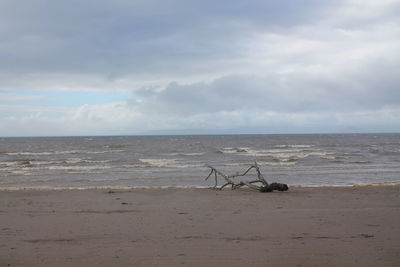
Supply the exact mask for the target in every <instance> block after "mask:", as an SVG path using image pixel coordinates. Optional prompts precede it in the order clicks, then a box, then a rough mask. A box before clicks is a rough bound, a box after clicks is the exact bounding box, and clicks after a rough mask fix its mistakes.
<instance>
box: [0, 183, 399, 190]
mask: <svg viewBox="0 0 400 267" xmlns="http://www.w3.org/2000/svg"><path fill="white" fill-rule="evenodd" d="M288 186H289V190H290V188H349V187H386V186H400V183H372V184H352V185H327V184H321V185H301V184H298V185H288ZM107 189H108V190H135V189H214V188H213V187H211V186H197V185H161V186H119V185H115V186H113V185H109V186H76V187H75V186H54V187H53V186H21V187H20V186H9V187H0V192H2V191H53V190H54V191H63V190H107ZM225 190H231V189H230V188H229V187H226V188H224V189H223V191H225Z"/></svg>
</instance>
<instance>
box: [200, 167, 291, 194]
mask: <svg viewBox="0 0 400 267" xmlns="http://www.w3.org/2000/svg"><path fill="white" fill-rule="evenodd" d="M207 167H208V168H210V169H211V171H210V174H209V175H208V176H207V178H206V180H207V179H208V178H210V176H211V175H212V174H213V173H214V177H215V185H214V188H218V187H217V186H218V176H221V177H222V178H223V179H224V180H225V181H226V183H225V184H224V185H222V186H221V187H219V188H218V189H219V190H222V189H223V188H224V187H226V186H228V185H231V187H232V189H238V188H240V187H242V186H247V187H249V188H251V189H254V190H258V191H260V192H272V191H273V190H278V191H287V190H288V189H289V187H288V186H287V184H281V183H272V184H268V182H267V181H266V180H265V178H264V176H263V175H262V173H261V171H260V168H259V166H258V164H257V162H254V164H253V165H251V166H250V167H249V168H248V169H247V170H246V171H245V172H243V173H242V174H239V173H237V174H234V175H226V174H224V173H223V172H221V171H219V170H217V169H216V168H214V167H213V166H210V165H207ZM252 169H255V170H256V173H257V179H256V180H252V181H239V182H235V181H234V180H233V179H234V178H237V177H243V176H245V175H246V174H248V173H249V172H250V170H252ZM255 184H260V185H255Z"/></svg>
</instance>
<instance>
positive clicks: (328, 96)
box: [138, 62, 400, 114]
mask: <svg viewBox="0 0 400 267" xmlns="http://www.w3.org/2000/svg"><path fill="white" fill-rule="evenodd" d="M399 74H400V64H399V63H394V62H393V63H388V62H386V63H384V62H379V64H376V62H370V64H369V65H367V66H364V67H363V68H360V69H354V70H351V71H349V70H347V69H344V70H338V71H337V72H336V73H327V74H325V75H322V74H318V75H316V74H315V73H307V72H302V71H298V72H295V73H286V74H269V75H264V76H248V75H232V76H225V77H221V78H219V79H216V80H214V81H213V82H211V83H194V84H178V83H171V84H169V85H168V86H167V87H166V88H165V89H164V90H162V91H159V92H158V91H157V92H156V91H152V94H148V95H142V97H143V101H142V103H141V104H140V105H139V107H138V108H139V110H141V109H142V110H146V112H152V111H153V112H162V113H170V114H176V113H181V114H202V113H215V112H221V111H227V112H230V111H235V110H248V111H264V112H286V113H296V112H320V111H323V112H325V111H330V112H351V111H353V112H357V111H371V110H379V109H382V108H386V107H390V106H393V107H399V106H400V90H399V84H400V75H399Z"/></svg>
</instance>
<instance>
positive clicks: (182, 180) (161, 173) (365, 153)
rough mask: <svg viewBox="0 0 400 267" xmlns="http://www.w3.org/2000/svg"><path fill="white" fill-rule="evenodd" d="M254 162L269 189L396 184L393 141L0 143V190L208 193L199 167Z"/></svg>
mask: <svg viewBox="0 0 400 267" xmlns="http://www.w3.org/2000/svg"><path fill="white" fill-rule="evenodd" d="M255 160H256V161H257V162H258V164H259V165H260V166H261V170H262V172H263V174H264V176H265V177H266V178H267V180H268V181H270V182H273V181H279V182H283V183H287V184H290V185H311V186H316V185H353V184H375V183H378V184H391V183H395V184H400V134H345V135H341V134H334V135H328V134H324V135H225V136H223V135H220V136H138V137H134V136H126V137H125V136H122V137H59V138H55V137H53V138H48V137H47V138H0V188H11V187H102V186H209V185H212V182H213V181H210V182H207V181H204V178H205V177H206V176H207V175H208V173H209V171H208V169H207V168H206V167H205V165H206V164H210V165H213V166H214V167H216V168H219V169H221V170H222V171H224V172H226V173H229V174H233V173H236V172H241V171H243V170H245V169H246V168H247V167H248V166H249V165H250V164H251V163H252V162H254V161H255ZM221 182H222V181H221Z"/></svg>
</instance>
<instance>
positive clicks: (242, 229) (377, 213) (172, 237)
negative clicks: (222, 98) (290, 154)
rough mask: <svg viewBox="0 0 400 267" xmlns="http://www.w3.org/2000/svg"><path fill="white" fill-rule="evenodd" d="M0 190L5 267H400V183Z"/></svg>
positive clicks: (0, 251) (0, 259) (0, 262)
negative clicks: (274, 188) (264, 188)
mask: <svg viewBox="0 0 400 267" xmlns="http://www.w3.org/2000/svg"><path fill="white" fill-rule="evenodd" d="M108 191H109V190H99V189H98V190H61V191H57V190H52V191H50V190H49V191H37V190H20V191H0V266H146V267H147V266H400V187H399V186H374V187H372V186H371V187H348V188H291V189H290V191H288V192H279V193H278V192H274V193H258V192H253V191H248V190H245V189H243V190H235V191H231V190H224V191H215V190H211V189H131V190H113V191H114V193H113V192H108Z"/></svg>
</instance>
